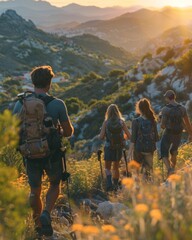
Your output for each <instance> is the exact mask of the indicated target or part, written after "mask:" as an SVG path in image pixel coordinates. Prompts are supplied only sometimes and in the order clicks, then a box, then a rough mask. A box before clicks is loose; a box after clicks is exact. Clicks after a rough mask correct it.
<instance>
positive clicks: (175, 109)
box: [166, 104, 183, 134]
mask: <svg viewBox="0 0 192 240" xmlns="http://www.w3.org/2000/svg"><path fill="white" fill-rule="evenodd" d="M167 107H168V108H169V109H170V110H169V112H168V114H167V128H166V129H167V132H169V133H172V134H180V133H182V131H183V113H182V109H181V105H180V104H178V105H176V106H173V105H171V104H168V105H167Z"/></svg>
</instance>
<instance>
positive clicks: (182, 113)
mask: <svg viewBox="0 0 192 240" xmlns="http://www.w3.org/2000/svg"><path fill="white" fill-rule="evenodd" d="M164 97H165V100H166V102H167V105H166V106H165V107H164V108H163V109H162V111H161V115H160V120H161V128H163V129H164V131H163V135H162V138H161V143H160V154H161V159H162V160H163V162H164V163H165V166H166V168H167V171H168V176H169V175H170V174H173V173H174V171H175V166H176V162H177V154H178V148H179V145H180V143H181V136H182V132H183V129H184V128H186V130H187V132H188V133H189V135H190V138H191V136H192V127H191V124H190V121H189V118H188V115H187V111H186V109H185V107H184V106H182V105H181V104H179V103H177V102H176V94H175V92H174V91H173V90H168V91H167V92H166V93H165V94H164ZM169 155H171V156H170V158H169Z"/></svg>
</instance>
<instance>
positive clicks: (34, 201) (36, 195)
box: [29, 187, 42, 227]
mask: <svg viewBox="0 0 192 240" xmlns="http://www.w3.org/2000/svg"><path fill="white" fill-rule="evenodd" d="M40 196H41V187H39V188H31V193H30V196H29V204H30V206H31V208H32V211H33V219H34V221H35V226H37V227H40V226H41V223H40V221H39V217H40V215H41V211H42V201H41V197H40Z"/></svg>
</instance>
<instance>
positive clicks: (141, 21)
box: [63, 7, 192, 51]
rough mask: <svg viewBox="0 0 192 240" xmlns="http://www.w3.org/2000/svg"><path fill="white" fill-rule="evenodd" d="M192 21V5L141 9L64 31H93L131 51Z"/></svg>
mask: <svg viewBox="0 0 192 240" xmlns="http://www.w3.org/2000/svg"><path fill="white" fill-rule="evenodd" d="M191 23H192V8H186V9H177V8H170V7H169V8H164V9H162V10H149V9H139V10H138V11H135V12H132V13H125V14H123V15H121V16H118V17H115V18H112V19H110V20H97V21H89V22H86V23H82V24H80V25H78V26H76V27H74V28H73V29H71V30H66V31H63V34H65V35H66V36H75V35H81V34H83V33H89V34H93V35H96V36H98V37H100V38H102V39H104V40H107V41H109V42H110V43H112V44H113V45H115V46H121V47H123V48H125V49H126V50H128V51H137V50H141V49H142V47H143V46H145V44H146V43H147V42H148V41H149V40H151V39H153V38H155V37H157V36H158V35H160V34H162V33H163V32H164V31H166V30H168V29H170V28H173V27H176V26H178V25H186V24H191Z"/></svg>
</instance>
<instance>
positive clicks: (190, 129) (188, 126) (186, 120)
mask: <svg viewBox="0 0 192 240" xmlns="http://www.w3.org/2000/svg"><path fill="white" fill-rule="evenodd" d="M183 122H184V124H185V127H186V130H187V132H188V134H189V135H190V136H192V126H191V123H190V121H189V117H188V115H187V114H186V115H185V116H184V117H183Z"/></svg>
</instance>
